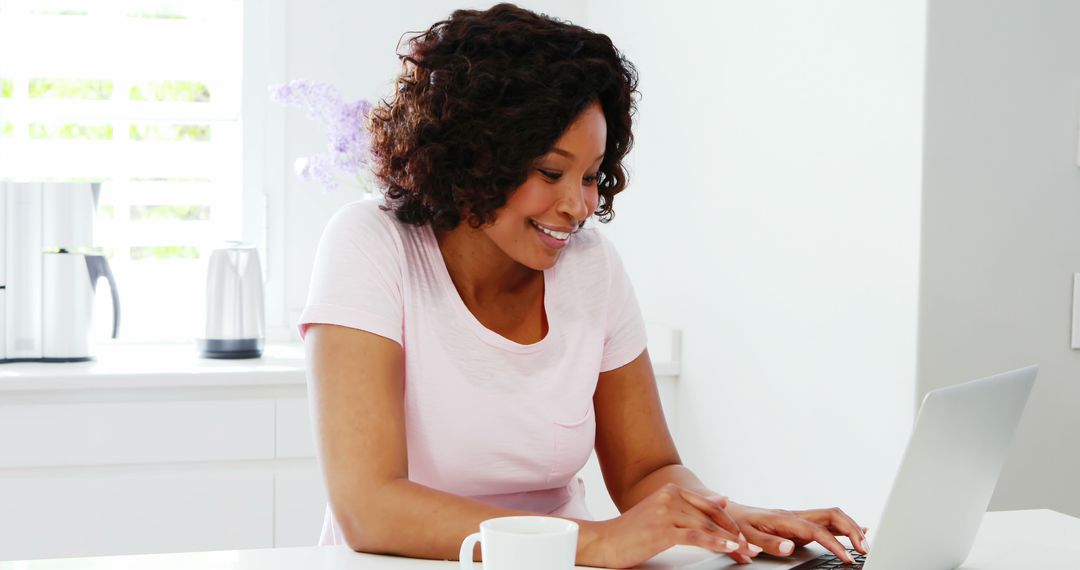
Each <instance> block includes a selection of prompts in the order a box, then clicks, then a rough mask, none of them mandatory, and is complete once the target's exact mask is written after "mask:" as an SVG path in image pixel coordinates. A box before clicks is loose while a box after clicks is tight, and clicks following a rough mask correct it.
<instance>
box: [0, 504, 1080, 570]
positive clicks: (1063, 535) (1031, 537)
mask: <svg viewBox="0 0 1080 570" xmlns="http://www.w3.org/2000/svg"><path fill="white" fill-rule="evenodd" d="M1078 536H1080V519H1076V518H1073V517H1069V516H1066V515H1063V514H1060V513H1056V512H1054V511H1050V510H1031V511H1007V512H998V513H987V515H986V518H985V519H984V521H983V525H982V528H981V529H980V530H979V535H978V537H977V538H976V540H975V545H974V547H973V548H972V552H971V555H970V556H969V557H968V560H967V562H965V563H964V565H963V566H961V567H960V570H997V569H1001V570H1005V569H1009V570H1014V569H1016V568H1048V569H1053V568H1076V567H1077V565H1078V561H1080V541H1078V540H1077V539H1076V538H1077V537H1078ZM913 547H914V548H917V546H913ZM820 551H821V550H820V549H816V550H809V549H808V550H807V552H804V553H803V554H802V556H800V557H799V558H798V559H799V560H805V559H808V558H810V557H813V556H814V555H815V554H814V552H820ZM871 556H872V554H871ZM792 565H793V562H792V561H790V560H784V561H779V560H776V559H764V558H761V559H758V560H756V561H755V562H754V564H753V565H751V566H749V568H765V569H769V570H779V569H781V568H789V567H791V566H792ZM736 566H738V565H736V564H734V563H732V562H730V560H729V559H727V558H726V557H717V556H715V555H712V554H711V553H709V552H707V551H704V550H700V549H696V548H675V549H672V550H669V551H667V552H665V553H663V554H661V555H660V556H658V557H657V558H655V559H653V560H652V561H650V562H649V563H647V564H646V565H644V566H642V568H650V569H654V570H660V569H672V568H682V569H684V570H690V569H693V570H706V569H721V568H734V567H736ZM458 567H459V566H458V563H457V562H445V561H436V560H416V559H412V558H398V557H392V556H376V555H372V554H359V553H355V552H352V551H351V550H349V549H348V548H346V547H318V546H308V547H301V548H276V549H264V550H228V551H219V552H189V553H180V554H149V555H138V556H107V557H98V558H64V559H54V560H30V561H17V562H0V570H75V569H79V570H106V569H108V570H128V569H130V570H143V569H147V568H152V569H154V570H174V569H175V570H181V569H182V570H316V569H321V570H435V569H440V568H441V569H444V570H449V569H451V568H458ZM739 567H740V568H741V566H739ZM475 568H476V569H477V570H480V568H481V565H480V564H476V565H475Z"/></svg>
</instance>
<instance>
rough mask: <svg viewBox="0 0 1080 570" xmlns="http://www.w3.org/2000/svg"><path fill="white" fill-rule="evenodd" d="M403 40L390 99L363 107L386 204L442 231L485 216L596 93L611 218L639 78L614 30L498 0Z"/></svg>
mask: <svg viewBox="0 0 1080 570" xmlns="http://www.w3.org/2000/svg"><path fill="white" fill-rule="evenodd" d="M406 45H407V46H408V47H409V50H408V53H405V54H401V53H399V54H398V58H399V59H400V60H401V62H402V72H401V74H400V75H399V76H398V78H397V85H396V86H395V91H394V95H393V97H392V99H391V100H390V101H386V100H385V99H384V100H382V101H381V102H380V103H379V104H378V105H376V106H375V108H373V109H372V111H371V113H370V114H369V116H368V121H369V123H368V125H369V127H370V129H371V153H372V172H373V174H374V175H375V178H376V182H377V184H378V185H379V186H380V187H382V188H383V189H385V190H386V204H385V205H384V206H383V208H384V209H390V210H393V211H394V212H395V214H396V216H397V218H398V219H399V220H401V221H402V222H406V223H410V224H415V225H424V224H428V223H430V224H432V225H433V226H434V227H435V228H437V229H440V230H451V229H454V228H456V227H457V226H458V225H459V224H460V223H461V222H462V220H463V219H465V220H467V221H468V223H469V224H470V225H471V226H472V227H474V228H477V227H480V226H481V225H484V224H486V223H489V222H491V221H493V220H494V212H495V210H496V209H498V208H500V207H502V206H503V205H504V204H505V203H506V199H507V198H508V197H509V195H510V193H511V192H512V191H513V190H514V189H515V188H517V187H518V186H520V185H521V184H523V183H524V182H525V180H526V178H527V177H528V175H529V167H530V165H531V164H532V162H533V161H534V160H535V159H536V158H538V157H540V156H542V155H543V154H545V153H547V152H548V151H550V150H551V148H552V147H553V146H554V144H555V142H556V141H557V140H558V139H559V137H560V136H562V134H563V132H564V131H565V130H566V128H567V127H568V126H569V125H570V123H571V122H572V121H573V120H574V119H575V118H576V117H577V116H578V115H579V114H580V113H581V111H582V110H584V109H585V107H587V106H588V105H589V104H590V103H592V102H593V101H599V103H600V105H601V107H602V108H603V112H604V118H605V119H606V121H607V147H606V149H605V152H606V154H605V156H604V160H603V162H602V163H601V165H600V171H599V173H598V180H597V187H598V189H599V194H600V202H599V205H598V207H597V209H596V212H595V214H596V215H597V217H598V218H599V219H600V221H602V222H608V221H610V220H611V219H612V217H613V216H614V210H613V200H614V198H615V195H616V194H618V193H619V192H621V191H622V190H623V188H625V187H626V182H627V174H626V170H625V169H624V167H623V164H622V161H623V158H624V157H625V156H626V154H627V153H628V152H629V151H630V148H631V147H632V146H633V142H634V137H633V134H632V132H631V124H632V117H633V115H634V114H635V113H636V110H637V109H636V107H637V103H636V101H635V97H634V95H635V94H636V93H638V91H637V82H638V77H637V71H636V69H635V68H634V66H633V64H631V63H630V62H629V61H628V60H627V59H626V58H625V57H623V55H622V54H621V53H620V52H619V51H618V50H617V49H616V48H615V46H614V45H613V44H612V43H611V39H610V38H608V37H607V36H606V35H604V34H599V33H596V32H593V31H591V30H588V29H586V28H583V27H581V26H576V25H573V24H571V23H569V22H565V21H561V20H558V19H556V18H553V17H550V16H548V15H546V14H536V13H534V12H530V11H529V10H525V9H522V8H519V7H517V6H515V5H513V4H498V5H495V6H492V7H491V8H489V9H488V10H484V11H479V10H456V11H454V12H453V13H452V14H451V15H450V18H449V19H447V20H443V21H440V22H436V23H435V24H433V25H432V26H431V27H430V28H429V29H428V30H427V31H424V32H419V35H417V36H415V37H413V38H411V39H409V40H408V41H407V43H406ZM639 95H640V94H639Z"/></svg>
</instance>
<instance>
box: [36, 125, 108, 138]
mask: <svg viewBox="0 0 1080 570" xmlns="http://www.w3.org/2000/svg"><path fill="white" fill-rule="evenodd" d="M112 136H113V128H112V125H82V124H78V123H65V124H62V125H46V124H44V123H30V138H31V139H36V140H48V139H63V140H85V141H108V140H112Z"/></svg>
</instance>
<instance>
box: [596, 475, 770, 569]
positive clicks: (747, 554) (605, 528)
mask: <svg viewBox="0 0 1080 570" xmlns="http://www.w3.org/2000/svg"><path fill="white" fill-rule="evenodd" d="M726 507H727V499H726V498H723V497H721V498H706V497H703V496H701V495H700V494H698V493H695V492H693V491H690V490H689V489H685V488H683V487H680V486H678V485H675V484H673V483H668V484H666V485H664V486H663V487H660V488H659V489H657V490H656V491H655V492H654V493H653V494H652V495H649V496H648V497H646V498H645V499H644V500H642V501H641V502H639V503H638V504H636V505H634V506H633V507H632V508H630V509H629V510H628V511H626V512H625V513H623V514H622V515H621V516H618V517H616V518H613V519H611V520H607V521H602V522H598V523H593V524H594V525H595V526H594V528H595V529H596V535H595V537H594V539H593V540H591V541H590V542H589V543H588V544H583V545H582V546H583V549H582V551H581V554H580V556H579V557H578V564H583V565H586V566H600V567H606V568H631V567H634V566H637V565H638V564H641V563H642V562H645V561H646V560H648V559H650V558H652V557H653V556H656V555H657V554H659V553H661V552H663V551H665V550H667V549H668V548H671V547H672V546H675V545H679V544H685V545H691V546H700V547H701V548H705V549H708V550H712V551H713V552H724V553H728V555H729V556H731V558H732V559H734V560H735V561H736V562H740V563H748V562H750V558H752V557H754V556H757V554H758V553H759V552H760V550H758V551H754V550H752V549H751V547H750V546H749V545H747V543H746V538H745V537H743V536H742V533H740V532H739V527H738V525H737V524H736V523H735V521H734V520H732V519H731V517H729V516H728V514H727V513H726V512H724V508H726Z"/></svg>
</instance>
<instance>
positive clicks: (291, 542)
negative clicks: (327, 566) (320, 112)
mask: <svg viewBox="0 0 1080 570" xmlns="http://www.w3.org/2000/svg"><path fill="white" fill-rule="evenodd" d="M325 514H326V489H325V487H324V486H323V479H322V472H321V471H319V464H318V463H317V462H316V461H315V460H314V459H311V460H308V461H304V462H297V463H293V464H290V465H288V466H283V467H279V468H278V469H277V471H276V472H275V473H274V547H275V548H282V547H286V546H315V545H316V544H318V543H319V534H320V533H321V532H322V525H323V517H324V516H325Z"/></svg>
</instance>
